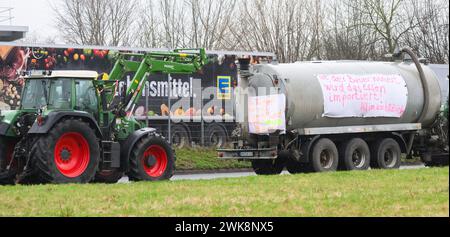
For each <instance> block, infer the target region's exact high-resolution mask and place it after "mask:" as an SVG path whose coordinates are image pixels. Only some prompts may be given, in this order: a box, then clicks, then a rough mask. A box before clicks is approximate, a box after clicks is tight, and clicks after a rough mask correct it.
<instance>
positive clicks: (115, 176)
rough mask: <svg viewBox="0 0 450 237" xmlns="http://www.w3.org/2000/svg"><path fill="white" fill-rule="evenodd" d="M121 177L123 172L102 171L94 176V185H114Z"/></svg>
mask: <svg viewBox="0 0 450 237" xmlns="http://www.w3.org/2000/svg"><path fill="white" fill-rule="evenodd" d="M122 177H123V171H120V170H119V169H113V170H102V171H99V172H97V173H96V174H95V177H94V180H93V182H94V183H107V184H115V183H117V182H119V180H120V179H121V178H122Z"/></svg>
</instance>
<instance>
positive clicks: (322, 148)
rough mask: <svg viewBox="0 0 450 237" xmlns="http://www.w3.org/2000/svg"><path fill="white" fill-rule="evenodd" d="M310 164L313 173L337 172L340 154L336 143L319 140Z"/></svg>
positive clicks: (312, 153) (315, 145)
mask: <svg viewBox="0 0 450 237" xmlns="http://www.w3.org/2000/svg"><path fill="white" fill-rule="evenodd" d="M309 163H310V169H311V171H312V172H332V171H336V170H337V167H338V164H339V153H338V149H337V148H336V145H335V144H334V142H333V141H331V140H330V139H328V138H321V139H320V140H318V141H317V142H316V143H315V144H314V147H313V149H312V152H311V157H310V162H309Z"/></svg>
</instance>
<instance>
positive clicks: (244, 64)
mask: <svg viewBox="0 0 450 237" xmlns="http://www.w3.org/2000/svg"><path fill="white" fill-rule="evenodd" d="M250 60H251V59H250V58H239V59H238V62H239V69H240V70H241V71H249V70H250Z"/></svg>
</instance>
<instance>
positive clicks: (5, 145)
mask: <svg viewBox="0 0 450 237" xmlns="http://www.w3.org/2000/svg"><path fill="white" fill-rule="evenodd" d="M13 145H14V144H13V143H11V142H8V140H7V139H6V138H3V137H0V185H13V184H14V183H15V177H14V176H15V175H14V171H12V170H6V168H7V166H8V165H9V161H10V159H11V151H12V149H13V147H11V146H13Z"/></svg>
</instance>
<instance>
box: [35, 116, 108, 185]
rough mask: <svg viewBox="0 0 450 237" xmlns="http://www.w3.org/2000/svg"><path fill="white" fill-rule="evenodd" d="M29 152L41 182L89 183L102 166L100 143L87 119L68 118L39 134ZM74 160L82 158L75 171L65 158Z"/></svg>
mask: <svg viewBox="0 0 450 237" xmlns="http://www.w3.org/2000/svg"><path fill="white" fill-rule="evenodd" d="M77 147H78V150H77ZM86 147H88V148H89V149H88V150H87V149H85V148H86ZM76 152H79V153H76ZM72 153H74V154H78V155H72ZM30 155H31V156H32V159H33V170H34V172H33V175H35V177H36V181H37V182H38V183H88V182H90V181H92V179H93V178H94V176H95V173H96V172H97V169H98V166H99V160H100V146H99V143H98V140H97V137H96V135H95V132H94V131H93V129H92V128H91V127H89V124H88V123H85V122H83V121H81V120H77V119H67V120H63V121H61V122H59V123H57V124H56V125H55V126H54V127H53V128H52V129H51V130H50V132H49V133H47V134H45V135H42V136H41V137H39V138H38V140H37V141H36V142H35V143H34V145H33V146H32V148H31V154H30ZM74 161H75V162H76V161H80V162H78V163H77V162H76V163H77V164H79V165H76V166H75V167H77V168H74V169H73V171H72V170H69V169H68V168H67V169H68V170H66V169H65V168H64V166H63V163H64V162H74ZM83 167H85V168H83Z"/></svg>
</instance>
